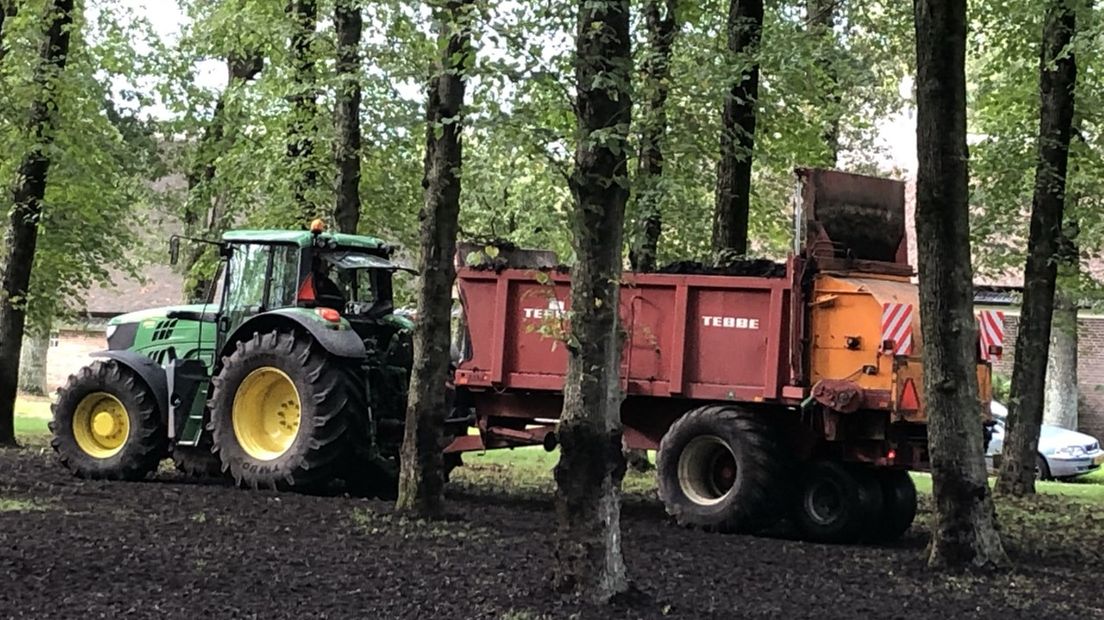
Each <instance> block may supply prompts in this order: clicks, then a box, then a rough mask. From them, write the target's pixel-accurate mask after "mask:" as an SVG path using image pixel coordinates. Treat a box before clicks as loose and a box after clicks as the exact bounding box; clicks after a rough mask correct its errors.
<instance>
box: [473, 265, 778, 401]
mask: <svg viewBox="0 0 1104 620" xmlns="http://www.w3.org/2000/svg"><path fill="white" fill-rule="evenodd" d="M790 273H792V271H790ZM624 280H625V281H624V285H623V286H622V289H621V308H620V310H621V320H622V328H623V330H624V332H625V334H626V346H625V349H624V351H623V359H622V368H621V376H622V378H623V385H624V388H625V390H626V392H627V394H629V395H640V396H678V397H685V398H695V399H705V400H734V401H764V400H777V399H779V398H780V392H781V388H782V386H783V385H785V384H787V383H788V382H789V371H788V369H789V357H790V355H789V348H790V346H789V345H790V325H789V317H790V312H789V296H790V294H791V287H792V282H791V280H790V278H789V277H786V278H765V277H728V276H701V275H673V274H671V275H668V274H646V275H639V274H625V276H624ZM459 283H460V293H461V300H462V302H463V304H464V309H465V314H466V321H467V327H468V333H469V336H470V342H471V347H470V349H471V350H470V354H469V358H468V359H466V360H465V361H464V362H462V363H461V364H460V368H459V370H458V371H457V374H456V380H457V383H458V384H459V385H467V386H469V387H475V388H478V387H481V386H482V387H488V388H494V389H499V390H517V391H526V390H529V391H532V390H541V391H544V390H552V391H558V390H561V389H562V388H563V381H564V374H565V373H566V368H567V351H566V345H565V337H566V334H567V332H568V330H569V325H568V313H569V312H570V278H569V276H568V275H566V274H559V273H544V272H534V271H528V270H505V271H502V272H501V273H495V272H491V271H476V270H470V269H463V270H461V271H460V273H459Z"/></svg>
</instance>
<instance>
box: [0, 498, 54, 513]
mask: <svg viewBox="0 0 1104 620" xmlns="http://www.w3.org/2000/svg"><path fill="white" fill-rule="evenodd" d="M40 510H46V505H45V504H42V503H39V502H36V501H34V500H30V499H10V498H6V497H0V512H38V511H40Z"/></svg>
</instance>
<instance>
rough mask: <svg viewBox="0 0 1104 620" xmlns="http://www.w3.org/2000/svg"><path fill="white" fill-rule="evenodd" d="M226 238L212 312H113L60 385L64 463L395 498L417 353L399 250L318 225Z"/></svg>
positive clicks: (130, 474) (56, 431)
mask: <svg viewBox="0 0 1104 620" xmlns="http://www.w3.org/2000/svg"><path fill="white" fill-rule="evenodd" d="M179 240H180V238H179V237H174V238H173V240H172V241H171V242H170V248H171V253H172V260H173V262H174V263H175V262H176V257H177V255H178V254H179ZM208 243H212V242H208ZM215 245H217V246H218V249H219V256H220V259H221V260H220V272H219V274H220V275H219V276H218V277H217V278H216V280H215V284H214V285H213V286H212V290H211V293H210V295H209V296H208V299H207V302H208V303H204V304H198V305H187V306H177V307H170V308H158V309H153V310H145V311H140V312H134V313H131V314H125V315H122V316H119V317H116V318H114V319H112V320H111V322H110V323H109V325H108V328H107V343H108V350H106V351H103V352H100V353H98V354H96V356H97V357H101V358H103V359H101V360H97V361H95V362H94V363H92V364H91V365H90V366H87V367H85V368H83V369H81V370H80V371H79V372H78V373H77V374H75V375H73V376H71V377H70V378H69V381H68V383H67V384H66V385H65V387H63V388H62V389H61V390H60V391H59V393H58V398H57V404H55V405H54V409H53V411H54V419H53V422H52V424H51V430H52V432H53V440H52V444H53V447H54V449H55V450H56V451H57V453H58V456H59V458H60V460H61V462H62V463H63V464H64V465H65V466H66V467H67V468H69V470H71V471H72V472H73V473H74V474H76V475H77V476H80V477H84V478H93V479H107V480H137V479H141V478H144V477H146V476H147V475H148V474H150V473H151V472H152V471H154V470H155V469H157V467H158V465H159V463H160V462H161V461H162V459H164V458H166V457H171V458H172V459H173V461H174V462H175V463H176V466H177V468H178V469H180V470H181V471H184V472H186V473H189V474H197V475H214V474H220V473H221V474H228V475H229V476H231V477H232V478H233V479H234V480H235V482H237V483H238V484H239V485H242V486H248V487H253V488H280V489H310V488H317V487H319V486H324V485H328V484H329V483H330V482H332V481H334V480H335V479H342V480H344V481H345V482H346V484H347V485H348V486H349V487H350V488H351V489H353V490H354V491H356V492H358V493H360V492H363V493H372V494H376V495H387V494H390V493H392V492H393V489H394V486H395V481H396V480H397V471H398V454H399V448H400V446H401V443H402V433H403V417H404V413H405V408H406V390H407V384H408V380H409V376H410V368H411V364H412V357H413V352H412V344H411V327H412V325H411V323H410V321H409V320H407V319H405V318H403V317H400V316H398V315H396V314H395V313H394V307H393V303H392V278H393V275H394V273H395V271H396V270H398V269H399V267H397V266H396V265H395V264H394V263H392V262H391V261H390V260H389V259H390V256H391V254H392V252H393V250H394V248H392V247H391V246H389V245H387V244H385V243H384V242H382V241H380V240H378V239H374V238H372V237H366V236H357V235H346V234H337V233H329V232H324V231H323V226H322V223H321V221H315V222H314V223H313V224H312V225H311V230H310V231H270V230H259V231H232V232H228V233H226V234H225V235H223V237H222V240H221V241H220V242H215Z"/></svg>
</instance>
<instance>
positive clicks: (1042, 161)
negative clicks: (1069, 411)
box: [996, 0, 1077, 495]
mask: <svg viewBox="0 0 1104 620" xmlns="http://www.w3.org/2000/svg"><path fill="white" fill-rule="evenodd" d="M1075 26H1076V18H1075V12H1074V9H1073V8H1072V7H1071V6H1069V5H1068V4H1067V0H1048V2H1047V5H1046V16H1045V18H1044V26H1043V44H1042V52H1041V54H1040V76H1039V94H1040V99H1041V104H1042V105H1041V106H1040V112H1039V144H1038V160H1037V165H1036V168H1035V195H1034V198H1033V199H1032V204H1031V230H1030V232H1029V239H1028V248H1029V250H1028V255H1027V265H1026V267H1025V268H1024V292H1023V304H1022V306H1021V308H1020V327H1019V333H1018V335H1017V337H1016V358H1015V362H1014V364H1013V366H1012V392H1011V398H1009V406H1008V430H1007V433H1006V435H1005V438H1004V448H1003V450H1002V456H1003V458H1001V465H1000V472H999V474H998V476H997V484H996V492H997V493H1008V494H1012V495H1028V494H1032V493H1034V492H1035V463H1036V459H1037V458H1038V456H1037V455H1038V451H1039V426H1040V424H1041V423H1042V419H1043V398H1044V393H1045V387H1046V367H1047V357H1048V353H1049V349H1050V323H1051V318H1052V317H1053V313H1054V291H1055V287H1056V285H1055V283H1056V281H1057V277H1058V266H1057V263H1058V259H1059V250H1060V248H1059V241H1060V239H1061V226H1062V211H1063V209H1064V207H1065V193H1066V165H1067V163H1068V160H1069V145H1070V134H1071V128H1072V126H1073V105H1074V104H1073V97H1074V85H1075V84H1076V82H1077V65H1076V63H1075V61H1074V57H1073V51H1072V49H1067V48H1069V45H1070V42H1071V41H1072V39H1073V33H1074V29H1075Z"/></svg>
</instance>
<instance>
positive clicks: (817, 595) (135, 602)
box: [0, 450, 1104, 620]
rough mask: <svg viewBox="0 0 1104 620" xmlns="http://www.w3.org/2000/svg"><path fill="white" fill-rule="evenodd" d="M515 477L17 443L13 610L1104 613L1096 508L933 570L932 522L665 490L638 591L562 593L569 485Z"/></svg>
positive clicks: (652, 504)
mask: <svg viewBox="0 0 1104 620" xmlns="http://www.w3.org/2000/svg"><path fill="white" fill-rule="evenodd" d="M509 475H510V474H509V471H508V470H507V469H505V468H502V467H501V466H494V465H489V466H483V468H482V469H481V470H479V471H477V472H476V475H474V476H472V475H468V476H466V477H464V476H461V478H462V480H461V482H460V483H459V484H457V485H454V488H453V489H451V491H450V505H451V507H452V509H453V511H454V512H455V514H456V517H455V519H453V520H450V521H448V522H444V523H424V522H409V521H406V520H404V519H401V518H398V517H395V516H392V515H391V506H390V505H389V504H386V503H382V502H377V501H370V500H363V499H354V498H349V497H344V496H334V497H317V496H305V495H294V494H276V493H267V492H255V491H243V490H238V489H235V488H233V487H230V486H227V485H225V484H221V483H218V482H206V483H197V482H193V481H188V480H184V479H182V478H180V477H179V476H177V475H176V474H175V473H169V472H164V473H161V474H159V475H158V477H157V479H156V480H151V481H147V482H140V483H102V482H89V481H81V480H77V479H74V478H71V477H70V476H69V475H68V473H67V472H65V471H63V470H62V469H61V468H60V466H58V465H57V464H56V463H55V462H54V460H53V456H52V454H50V453H48V452H45V451H39V450H24V451H0V584H2V585H0V617H3V618H23V617H26V618H47V617H49V618H77V617H80V618H95V617H109V618H114V617H122V616H129V617H138V618H145V617H155V616H156V617H166V618H399V617H403V618H405V617H410V618H439V617H440V618H444V617H450V618H513V619H515V620H519V619H523V618H544V617H549V618H563V617H587V618H589V617H624V618H653V617H671V618H705V617H723V618H742V617H785V618H808V617H815V618H909V619H910V620H911V619H916V618H940V619H949V618H956V617H971V618H1027V617H1036V618H1050V617H1077V618H1091V617H1102V615H1104V602H1102V601H1101V599H1100V597H1099V592H1100V589H1099V586H1098V584H1099V579H1098V577H1097V574H1096V572H1097V571H1098V570H1099V569H1100V568H1101V565H1102V562H1101V561H1100V560H1099V559H1098V558H1097V553H1098V552H1099V550H1100V542H1101V541H1100V539H1099V538H1092V537H1091V536H1090V537H1089V538H1088V539H1084V540H1080V539H1078V535H1077V532H1078V531H1080V530H1079V528H1080V529H1085V527H1086V526H1084V524H1083V523H1077V522H1075V521H1079V520H1081V519H1090V520H1091V519H1092V518H1093V516H1094V515H1095V513H1096V510H1095V508H1092V509H1084V510H1082V509H1080V508H1074V509H1072V510H1073V513H1070V511H1064V512H1061V511H1060V512H1061V514H1065V515H1067V516H1066V517H1062V518H1060V519H1059V520H1060V521H1062V522H1061V523H1059V522H1055V523H1053V524H1051V525H1053V526H1054V527H1055V528H1059V531H1060V533H1059V534H1057V535H1053V536H1051V535H1050V534H1047V535H1046V536H1051V538H1047V537H1046V536H1042V537H1039V536H1033V535H1029V534H1025V533H1024V532H1027V531H1028V530H1026V529H1024V527H1028V528H1029V529H1030V530H1031V531H1034V529H1035V528H1037V527H1038V524H1032V525H1030V526H1023V524H1019V525H1014V526H1013V527H1019V528H1020V529H1019V530H1016V532H1019V533H1015V532H1013V533H1012V534H1011V535H1010V539H1011V541H1010V546H1011V547H1012V553H1013V556H1014V557H1015V558H1016V560H1017V568H1016V569H1014V570H1012V571H1009V572H1002V573H998V574H993V575H988V576H984V577H974V576H940V575H934V574H932V573H930V572H929V571H928V570H927V569H926V568H925V565H924V559H923V550H924V546H925V544H926V541H927V534H926V531H925V530H924V529H923V528H922V527H920V526H914V527H913V529H912V531H910V532H909V534H908V535H907V536H906V538H905V539H904V540H902V541H901V542H899V543H898V544H896V545H894V546H891V547H847V546H825V545H814V544H809V543H803V542H797V541H793V540H788V539H786V538H785V537H784V536H783V537H778V538H753V537H745V536H720V535H713V534H706V533H701V532H696V531H691V530H686V529H681V528H678V527H676V526H674V525H672V524H671V523H670V522H669V521H668V520H667V519H666V518H665V517H664V514H663V510H662V507H661V506H660V505H659V504H658V502H656V501H655V500H654V499H652V498H651V497H650V496H649V495H648V494H647V493H643V494H633V495H630V496H629V497H627V498H626V507H625V514H624V517H623V520H622V525H623V528H624V548H625V553H626V559H627V562H628V564H629V566H630V569H631V571H632V574H633V577H634V579H635V582H636V585H637V587H638V588H639V592H636V593H634V594H632V595H630V596H628V597H626V600H624V601H621V602H620V603H619V604H618V605H617V606H616V607H615V608H614V609H613V610H612V611H611V610H608V609H595V608H591V607H588V606H586V605H581V604H579V603H578V602H577V601H573V600H567V599H563V598H561V597H560V596H559V595H558V594H556V593H555V592H553V591H552V590H551V589H550V587H549V581H548V575H549V573H550V566H549V562H550V558H551V549H550V546H549V545H550V540H551V536H550V533H551V530H552V526H553V519H554V513H553V511H552V506H551V499H550V496H548V495H545V494H542V493H536V492H533V491H532V490H531V489H522V490H518V491H517V492H513V491H511V490H510V488H511V487H510V484H509V482H508V480H509ZM465 480H466V482H465ZM1043 501H1069V500H1054V499H1053V498H1051V499H1044V500H1043ZM1026 512H1028V511H1025V513H1026ZM1081 513H1084V515H1085V516H1083V517H1075V516H1073V515H1076V514H1081ZM1014 523H1015V522H1014ZM1100 524H1101V522H1100V521H1093V524H1092V525H1093V527H1095V528H1096V529H1099V526H1100ZM1061 527H1065V528H1066V531H1065V533H1061V529H1060V528H1061ZM1070 528H1072V533H1070V532H1071V530H1070ZM1089 530H1091V531H1095V530H1092V528H1089ZM1089 530H1086V531H1089Z"/></svg>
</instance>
